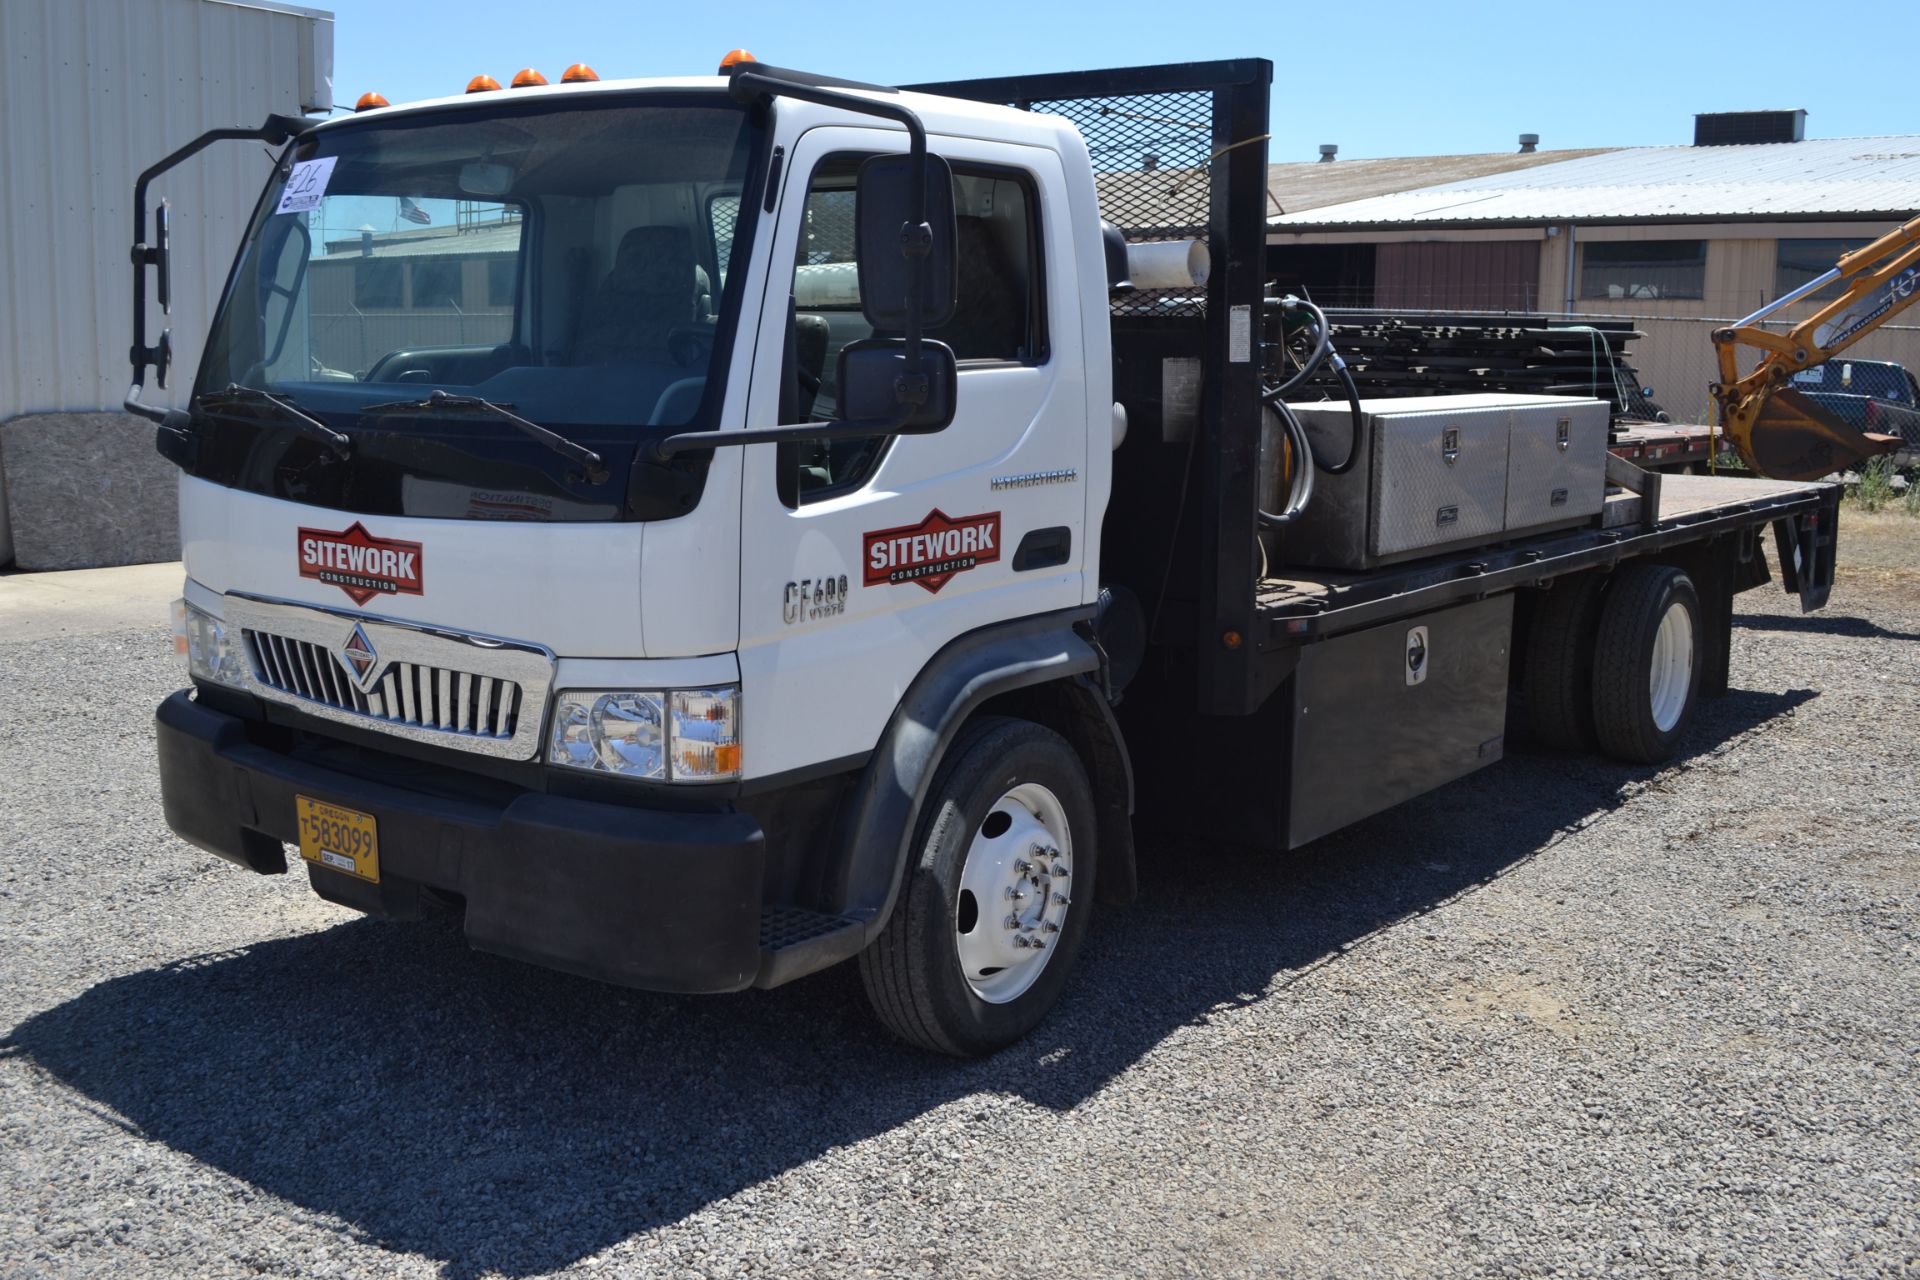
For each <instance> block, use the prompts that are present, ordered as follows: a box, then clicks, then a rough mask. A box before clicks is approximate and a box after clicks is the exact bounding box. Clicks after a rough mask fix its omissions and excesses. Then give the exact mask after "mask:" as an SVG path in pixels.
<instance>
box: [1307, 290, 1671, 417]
mask: <svg viewBox="0 0 1920 1280" xmlns="http://www.w3.org/2000/svg"><path fill="white" fill-rule="evenodd" d="M1327 318H1328V320H1329V322H1330V323H1331V324H1332V327H1333V341H1334V345H1335V346H1336V347H1337V348H1338V350H1339V352H1340V354H1341V355H1342V356H1343V357H1345V359H1346V361H1347V366H1348V368H1349V369H1351V370H1352V372H1353V378H1354V381H1355V383H1357V384H1358V386H1359V388H1360V394H1361V395H1362V396H1363V397H1366V398H1378V397H1387V396H1417V395H1440V394H1446V393H1458V392H1475V391H1488V392H1521V393H1526V394H1532V395H1561V396H1592V397H1594V398H1596V399H1600V400H1606V401H1608V402H1610V403H1611V404H1612V405H1613V407H1614V412H1615V413H1616V414H1617V415H1633V416H1648V417H1651V416H1652V415H1651V413H1645V414H1644V415H1643V414H1642V412H1641V411H1642V409H1643V408H1644V401H1643V399H1642V397H1641V396H1640V384H1639V381H1638V375H1637V374H1636V373H1635V372H1634V369H1633V366H1632V365H1631V364H1629V363H1628V362H1627V359H1626V350H1627V344H1628V343H1629V342H1631V341H1633V340H1634V339H1635V338H1639V337H1643V336H1644V335H1643V334H1641V333H1640V332H1639V331H1638V330H1636V329H1634V327H1633V326H1632V325H1631V324H1630V323H1627V322H1625V321H1609V320H1598V321H1593V322H1590V323H1589V322H1578V323H1576V322H1574V321H1568V320H1552V319H1549V318H1548V317H1546V316H1512V315H1503V316H1467V315H1451V314H1446V313H1441V312H1419V313H1410V312H1392V313H1389V312H1378V311H1343V310H1329V311H1328V312H1327ZM1312 385H1313V386H1314V388H1315V389H1316V390H1322V391H1325V392H1327V393H1328V394H1329V395H1337V394H1339V392H1338V388H1337V385H1336V384H1335V383H1334V381H1333V379H1332V378H1331V377H1330V376H1329V375H1327V374H1325V373H1323V374H1322V375H1321V376H1320V377H1319V378H1317V379H1316V380H1315V381H1314V383H1313V384H1312Z"/></svg>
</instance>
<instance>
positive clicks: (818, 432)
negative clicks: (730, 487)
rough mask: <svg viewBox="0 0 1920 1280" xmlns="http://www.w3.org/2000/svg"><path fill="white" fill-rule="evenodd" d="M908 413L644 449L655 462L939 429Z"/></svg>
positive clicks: (687, 436) (667, 441)
mask: <svg viewBox="0 0 1920 1280" xmlns="http://www.w3.org/2000/svg"><path fill="white" fill-rule="evenodd" d="M908 416H909V415H908V414H906V413H904V412H903V413H901V414H899V415H897V416H895V417H894V418H891V419H882V418H835V419H834V420H833V421H832V422H802V423H798V424H796V425H794V426H789V427H757V428H755V429H754V430H751V431H686V432H682V433H681V434H679V435H673V436H663V437H661V438H660V439H658V440H655V441H654V442H653V444H652V445H651V446H649V447H648V449H647V453H648V455H649V456H650V457H652V458H653V460H654V461H656V462H666V461H668V460H670V459H671V458H672V457H673V456H674V455H675V454H679V453H686V452H689V451H691V450H694V449H719V448H723V447H726V446H730V445H736V444H739V445H747V444H798V443H800V442H802V441H808V440H860V439H864V438H865V437H867V436H924V435H933V434H935V433H936V432H938V431H940V430H942V428H939V427H910V426H907V425H906V422H907V418H908Z"/></svg>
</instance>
